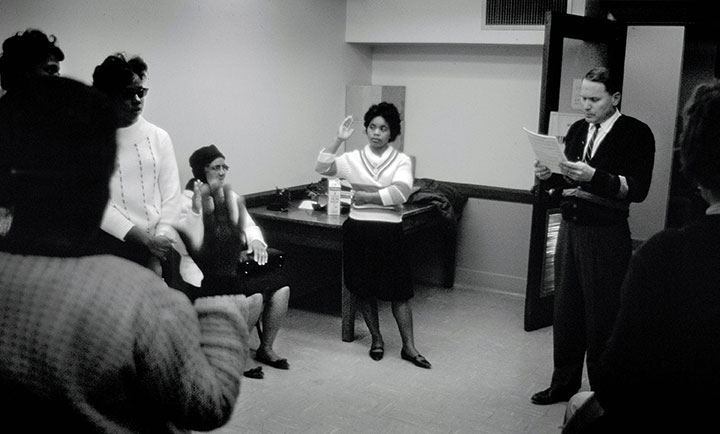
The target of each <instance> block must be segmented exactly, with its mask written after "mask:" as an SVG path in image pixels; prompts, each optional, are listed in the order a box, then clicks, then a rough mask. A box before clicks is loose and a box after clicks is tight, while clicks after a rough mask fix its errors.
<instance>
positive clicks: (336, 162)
mask: <svg viewBox="0 0 720 434" xmlns="http://www.w3.org/2000/svg"><path fill="white" fill-rule="evenodd" d="M315 171H316V172H318V173H319V174H321V175H324V176H337V177H339V178H344V179H347V180H348V182H350V184H352V188H353V190H355V191H367V192H378V193H379V194H380V198H381V199H382V203H383V205H370V204H368V205H360V206H358V205H355V204H354V203H353V205H352V207H351V208H350V218H352V219H355V220H372V221H384V222H390V223H399V222H401V221H402V204H403V203H405V202H406V201H407V198H408V197H409V196H410V192H411V190H412V186H413V171H412V160H411V159H410V157H409V156H407V155H405V154H404V153H402V152H399V151H397V150H396V149H395V148H393V147H392V146H388V148H387V149H386V150H385V152H384V153H383V154H382V155H381V156H377V155H375V154H374V153H373V152H372V151H371V150H370V145H366V146H365V147H364V148H363V149H362V150H357V149H356V150H354V151H350V152H345V153H344V154H342V155H338V156H335V155H334V154H330V153H328V152H325V149H323V150H322V151H320V155H318V159H317V164H316V166H315Z"/></svg>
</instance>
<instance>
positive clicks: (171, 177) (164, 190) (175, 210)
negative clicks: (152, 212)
mask: <svg viewBox="0 0 720 434" xmlns="http://www.w3.org/2000/svg"><path fill="white" fill-rule="evenodd" d="M158 135H159V140H158V142H159V143H158V154H159V161H160V163H159V164H160V170H159V173H158V185H159V187H160V195H161V197H162V201H161V210H160V221H159V222H158V226H157V230H156V232H155V233H156V234H157V235H167V236H170V237H171V238H175V236H174V234H175V230H174V229H173V223H175V222H176V221H177V219H178V217H179V215H180V196H181V195H182V190H181V188H180V175H179V173H178V166H177V161H176V160H175V150H174V148H173V144H172V140H170V136H169V135H168V134H167V132H165V131H163V130H160V131H159V132H158Z"/></svg>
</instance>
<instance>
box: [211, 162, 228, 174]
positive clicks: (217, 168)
mask: <svg viewBox="0 0 720 434" xmlns="http://www.w3.org/2000/svg"><path fill="white" fill-rule="evenodd" d="M209 169H210V170H212V171H213V172H219V171H220V169H222V170H224V171H226V172H227V171H228V170H230V166H228V165H227V164H216V165H214V166H210V167H209Z"/></svg>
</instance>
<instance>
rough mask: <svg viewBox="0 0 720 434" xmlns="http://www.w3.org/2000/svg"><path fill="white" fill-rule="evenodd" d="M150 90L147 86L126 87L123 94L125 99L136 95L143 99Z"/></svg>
mask: <svg viewBox="0 0 720 434" xmlns="http://www.w3.org/2000/svg"><path fill="white" fill-rule="evenodd" d="M149 90H150V89H148V88H147V87H126V88H125V89H123V90H122V96H123V98H125V99H133V98H135V97H136V96H137V97H138V98H140V99H143V98H145V95H147V93H148V91H149Z"/></svg>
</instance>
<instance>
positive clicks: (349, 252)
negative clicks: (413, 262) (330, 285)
mask: <svg viewBox="0 0 720 434" xmlns="http://www.w3.org/2000/svg"><path fill="white" fill-rule="evenodd" d="M343 272H344V275H345V286H346V287H347V289H348V290H349V291H350V292H352V293H353V294H355V295H357V296H358V297H360V298H370V297H373V298H377V299H379V300H384V301H405V300H409V299H410V298H412V297H413V295H414V292H413V282H412V273H411V269H410V264H409V262H408V259H407V255H406V254H405V235H404V233H403V229H402V223H386V222H376V221H363V220H354V219H351V218H349V219H347V220H346V221H345V223H344V224H343Z"/></svg>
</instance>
